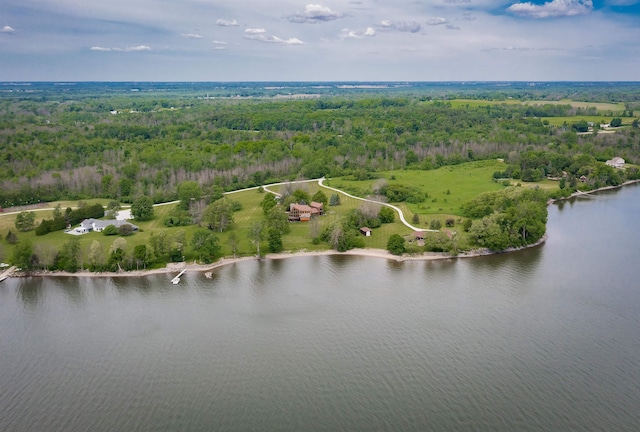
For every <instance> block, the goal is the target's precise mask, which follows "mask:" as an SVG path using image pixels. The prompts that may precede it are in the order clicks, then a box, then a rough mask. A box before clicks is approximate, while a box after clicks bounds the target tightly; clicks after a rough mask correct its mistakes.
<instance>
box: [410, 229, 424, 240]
mask: <svg viewBox="0 0 640 432" xmlns="http://www.w3.org/2000/svg"><path fill="white" fill-rule="evenodd" d="M413 238H414V239H416V240H418V241H421V240H424V231H414V232H413Z"/></svg>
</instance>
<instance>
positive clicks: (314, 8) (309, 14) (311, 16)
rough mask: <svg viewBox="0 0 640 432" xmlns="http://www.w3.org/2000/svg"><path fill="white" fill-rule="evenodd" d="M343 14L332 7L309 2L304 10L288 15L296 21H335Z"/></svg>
mask: <svg viewBox="0 0 640 432" xmlns="http://www.w3.org/2000/svg"><path fill="white" fill-rule="evenodd" d="M342 17H343V15H342V14H341V13H338V12H336V11H333V10H331V9H330V8H328V7H326V6H322V5H317V4H308V5H306V6H305V8H304V11H302V12H298V13H295V14H293V15H289V16H288V17H286V18H287V19H288V20H289V21H291V22H294V23H318V22H325V21H333V20H336V19H338V18H342Z"/></svg>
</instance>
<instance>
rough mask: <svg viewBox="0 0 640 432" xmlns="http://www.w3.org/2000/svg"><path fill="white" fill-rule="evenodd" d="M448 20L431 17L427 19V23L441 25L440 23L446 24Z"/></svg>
mask: <svg viewBox="0 0 640 432" xmlns="http://www.w3.org/2000/svg"><path fill="white" fill-rule="evenodd" d="M448 22H449V21H447V19H446V18H441V17H434V18H431V19H430V20H429V21H427V25H430V26H435V25H442V24H446V23H448Z"/></svg>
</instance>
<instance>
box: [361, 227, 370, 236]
mask: <svg viewBox="0 0 640 432" xmlns="http://www.w3.org/2000/svg"><path fill="white" fill-rule="evenodd" d="M360 234H362V235H363V236H365V237H371V228H367V227H362V228H360Z"/></svg>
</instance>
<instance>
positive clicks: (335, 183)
mask: <svg viewBox="0 0 640 432" xmlns="http://www.w3.org/2000/svg"><path fill="white" fill-rule="evenodd" d="M505 168H506V166H505V163H504V162H502V161H500V160H488V161H478V162H470V163H466V164H461V165H454V166H446V167H442V168H439V169H436V170H431V171H418V170H398V171H385V172H381V173H379V175H380V177H381V178H384V179H385V180H387V181H388V182H389V183H390V184H391V183H394V182H396V183H402V184H407V185H410V186H414V187H416V188H419V189H420V190H423V191H426V192H427V193H428V194H429V197H428V198H427V200H426V201H425V202H423V203H420V204H410V203H402V204H401V206H400V207H401V208H403V209H407V210H408V211H409V212H410V213H408V214H406V215H405V217H407V219H408V220H410V219H411V216H412V214H413V213H417V214H418V215H421V216H422V215H443V216H445V215H454V216H462V210H461V206H462V205H463V204H464V203H466V202H468V201H469V200H471V199H472V198H474V197H476V196H477V195H478V194H480V193H482V192H488V191H494V190H499V189H502V188H504V186H502V185H501V184H499V183H496V182H495V181H493V177H492V176H493V173H494V172H496V171H504V169H505ZM392 178H395V180H392ZM377 181H379V180H377V179H376V180H364V181H357V180H352V179H350V178H348V177H339V178H335V179H331V180H330V181H328V182H327V184H328V185H329V186H332V187H335V188H338V189H344V190H346V191H353V192H355V195H358V196H366V195H370V194H372V193H373V186H374V184H375V183H376V182H377Z"/></svg>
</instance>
